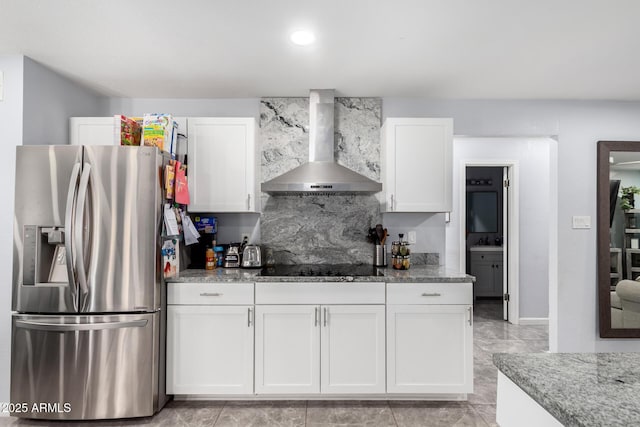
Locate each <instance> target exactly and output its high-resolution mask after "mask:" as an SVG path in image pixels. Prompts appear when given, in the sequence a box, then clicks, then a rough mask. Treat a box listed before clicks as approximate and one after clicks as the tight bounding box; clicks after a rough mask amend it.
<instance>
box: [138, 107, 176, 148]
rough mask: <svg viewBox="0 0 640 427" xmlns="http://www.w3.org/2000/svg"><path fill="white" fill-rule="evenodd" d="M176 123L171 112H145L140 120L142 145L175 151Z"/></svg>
mask: <svg viewBox="0 0 640 427" xmlns="http://www.w3.org/2000/svg"><path fill="white" fill-rule="evenodd" d="M177 137H178V124H177V123H176V121H175V120H174V119H173V116H172V115H171V114H163V113H154V114H145V115H144V118H143V120H142V145H146V146H151V147H158V148H159V149H160V150H163V151H166V152H168V153H171V154H174V153H175V145H176V140H177Z"/></svg>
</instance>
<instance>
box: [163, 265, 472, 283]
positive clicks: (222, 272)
mask: <svg viewBox="0 0 640 427" xmlns="http://www.w3.org/2000/svg"><path fill="white" fill-rule="evenodd" d="M377 271H378V273H381V274H382V275H377V276H375V275H373V274H372V275H371V276H337V277H335V276H333V277H332V276H302V277H300V276H261V275H260V269H255V270H250V269H241V268H218V269H216V270H184V271H181V272H180V275H179V276H178V277H173V278H170V279H167V280H166V281H167V282H174V283H179V282H185V283H186V282H188V283H220V282H221V283H224V282H256V283H260V282H296V283H297V282H345V283H350V282H353V283H362V282H378V283H379V282H386V283H461V282H473V281H474V280H475V278H474V277H473V276H469V275H468V274H464V273H460V272H458V271H456V270H450V269H446V268H443V267H433V266H413V267H411V269H409V270H394V269H392V268H380V269H378V270H377Z"/></svg>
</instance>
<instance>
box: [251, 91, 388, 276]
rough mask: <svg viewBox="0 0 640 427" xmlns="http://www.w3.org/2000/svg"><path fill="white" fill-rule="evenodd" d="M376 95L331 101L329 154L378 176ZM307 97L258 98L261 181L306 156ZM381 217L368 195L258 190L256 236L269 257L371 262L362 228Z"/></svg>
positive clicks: (291, 261)
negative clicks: (273, 193)
mask: <svg viewBox="0 0 640 427" xmlns="http://www.w3.org/2000/svg"><path fill="white" fill-rule="evenodd" d="M381 107H382V101H381V99H380V98H336V99H335V123H334V125H335V129H334V130H335V159H336V161H337V162H338V163H339V164H341V165H343V166H346V167H348V168H350V169H352V170H354V171H356V172H358V173H361V174H363V175H365V176H367V177H369V178H371V179H374V180H376V181H380V125H381V112H382V111H381V110H382V108H381ZM308 132H309V100H308V98H262V100H261V102H260V133H259V134H260V147H261V167H262V171H261V172H262V180H263V181H267V180H269V179H271V178H274V177H275V176H278V175H280V174H282V173H284V172H287V171H289V170H291V169H293V168H294V167H296V166H299V165H301V164H303V163H305V162H307V160H308V157H309V134H308ZM379 222H381V215H380V203H379V201H378V199H377V198H376V196H375V195H358V196H355V195H330V196H298V195H291V196H281V195H279V196H270V195H268V194H266V193H263V194H262V215H261V218H260V229H261V240H262V244H263V245H264V246H265V247H266V248H271V249H272V250H273V253H274V259H275V261H276V263H282V264H298V263H365V264H368V263H371V262H372V260H373V247H372V245H371V244H370V243H368V242H367V241H366V232H367V230H368V228H369V227H372V226H374V225H375V224H376V223H379Z"/></svg>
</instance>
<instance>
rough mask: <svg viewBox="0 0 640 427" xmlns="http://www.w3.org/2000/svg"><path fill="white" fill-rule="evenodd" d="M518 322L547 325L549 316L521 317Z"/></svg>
mask: <svg viewBox="0 0 640 427" xmlns="http://www.w3.org/2000/svg"><path fill="white" fill-rule="evenodd" d="M518 324H519V325H542V326H549V318H548V317H521V318H520V321H519V322H518Z"/></svg>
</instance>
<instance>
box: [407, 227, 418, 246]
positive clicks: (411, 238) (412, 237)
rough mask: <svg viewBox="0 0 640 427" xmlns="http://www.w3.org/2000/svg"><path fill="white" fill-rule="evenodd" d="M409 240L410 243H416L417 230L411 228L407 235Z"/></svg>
mask: <svg viewBox="0 0 640 427" xmlns="http://www.w3.org/2000/svg"><path fill="white" fill-rule="evenodd" d="M407 240H408V241H409V243H410V244H414V243H416V232H415V230H411V231H410V232H409V234H408V236H407Z"/></svg>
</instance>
